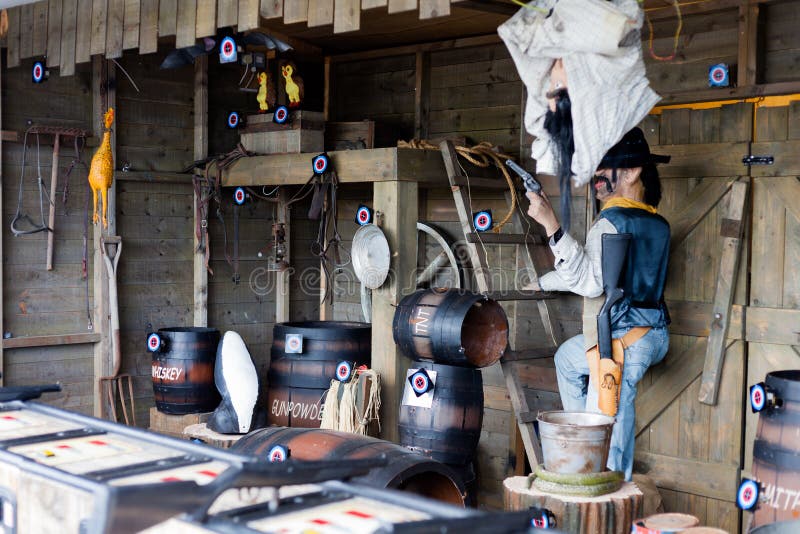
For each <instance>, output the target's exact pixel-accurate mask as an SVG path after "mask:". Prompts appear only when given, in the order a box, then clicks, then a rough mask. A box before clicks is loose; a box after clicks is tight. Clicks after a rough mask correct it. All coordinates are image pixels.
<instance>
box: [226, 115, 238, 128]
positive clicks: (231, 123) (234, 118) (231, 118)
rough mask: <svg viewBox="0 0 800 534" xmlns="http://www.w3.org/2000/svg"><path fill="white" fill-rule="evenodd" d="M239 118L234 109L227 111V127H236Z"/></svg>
mask: <svg viewBox="0 0 800 534" xmlns="http://www.w3.org/2000/svg"><path fill="white" fill-rule="evenodd" d="M240 122H241V119H240V118H239V113H237V112H236V111H231V112H230V113H228V128H231V129H233V128H238V127H239V123H240Z"/></svg>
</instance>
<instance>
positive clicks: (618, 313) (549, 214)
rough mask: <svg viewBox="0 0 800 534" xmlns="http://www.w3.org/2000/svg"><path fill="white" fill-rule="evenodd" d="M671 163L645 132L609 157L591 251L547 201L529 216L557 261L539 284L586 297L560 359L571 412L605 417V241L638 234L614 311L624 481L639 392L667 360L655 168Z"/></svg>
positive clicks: (597, 184) (664, 241)
mask: <svg viewBox="0 0 800 534" xmlns="http://www.w3.org/2000/svg"><path fill="white" fill-rule="evenodd" d="M668 160H669V158H668V157H666V156H657V155H654V154H651V153H650V149H649V147H648V145H647V141H646V140H645V139H644V135H643V134H642V131H641V130H640V129H639V128H634V129H633V130H631V131H629V132H628V133H627V134H625V136H624V137H623V138H622V140H621V141H620V142H619V143H617V144H616V145H614V146H613V147H612V148H611V149H610V150H609V151H608V152H607V153H606V155H605V156H604V157H603V160H602V161H601V163H600V166H599V168H598V170H597V172H596V173H595V176H594V178H593V179H592V188H593V190H594V193H595V195H596V197H597V199H598V200H599V201H600V202H601V203H602V204H603V208H602V210H601V212H600V214H599V215H598V217H597V219H596V220H595V222H594V224H593V225H592V227H591V229H590V230H589V232H588V234H587V237H586V246H585V247H583V246H581V245H580V244H579V243H578V242H577V241H576V240H575V239H574V238H573V237H572V236H570V235H569V234H568V233H565V232H563V231H562V229H561V226H560V224H559V221H558V218H557V217H556V215H555V213H554V211H553V208H552V206H551V205H550V202H549V200H548V199H547V197H546V196H545V195H541V196H540V195H536V194H532V193H528V195H527V196H528V198H529V199H530V207H529V209H528V214H529V215H530V216H531V217H532V218H533V219H535V220H536V221H537V222H539V223H540V224H541V225H542V226H543V227H544V229H545V231H546V232H547V236H548V238H549V243H550V247H551V249H552V251H553V254H554V256H555V271H552V272H550V273H547V274H545V275H543V276H542V277H541V278H540V279H539V285H540V286H541V289H542V290H545V291H571V292H573V293H577V294H579V295H581V296H583V297H585V298H584V311H583V333H582V334H579V335H577V336H575V337H573V338H570V339H568V340H567V341H565V342H564V343H563V344H562V345H561V346H560V347H559V349H558V351H557V352H556V356H555V363H556V371H557V376H558V387H559V391H560V394H561V401H562V403H563V405H564V410H566V411H591V412H596V411H599V410H598V387H597V384H598V381H597V379H596V377H597V376H598V375H597V372H596V369H597V367H596V366H597V362H598V359H597V358H598V356H597V312H598V311H599V309H600V306H601V305H602V302H603V297H602V295H603V280H602V270H601V265H602V263H601V261H602V235H603V234H618V233H630V234H632V239H631V242H630V246H629V249H628V253H627V257H626V260H625V264H624V265H625V267H624V271H623V275H622V278H621V282H620V284H621V287H623V288H624V298H623V300H622V301H620V302H619V303H617V304H616V305H615V306H614V307H613V308H612V311H611V329H612V338H614V341H613V343H612V344H613V345H616V346H615V347H614V358H613V359H614V361H616V362H617V363H618V364H620V365H621V366H622V374H621V378H622V379H621V381H620V383H619V391H618V395H619V398H618V402H619V404H618V409H616V417H617V420H616V423H615V424H614V429H613V432H612V436H611V448H610V451H609V457H608V464H607V466H608V468H609V469H610V470H612V471H622V472H623V473H624V474H625V478H626V480H630V479H631V474H632V469H633V448H634V440H635V433H634V418H635V411H634V400H635V398H636V386H637V384H638V382H639V380H641V378H642V376H643V375H644V373H645V371H647V369H648V367H650V366H651V365H654V364H656V363H658V362H660V361H661V360H662V359H663V358H664V356H665V355H666V353H667V348H668V346H669V336H668V333H667V328H666V327H667V324H668V322H669V316H668V314H667V310H666V306H665V305H664V301H663V292H664V283H665V280H666V270H667V259H668V253H669V238H670V236H669V224H668V223H667V221H666V220H664V218H663V217H661V216H659V215H657V214H656V206H657V205H658V203H659V201H660V200H661V184H660V182H659V178H658V171H657V170H656V167H655V163H659V162H665V161H668ZM533 289H538V288H536V287H534V288H533ZM590 368H591V369H592V372H590ZM590 376H591V379H590ZM603 411H605V409H604V410H603ZM606 413H608V412H606ZM609 415H614V414H613V413H612V414H609Z"/></svg>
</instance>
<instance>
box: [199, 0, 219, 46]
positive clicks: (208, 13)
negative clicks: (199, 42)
mask: <svg viewBox="0 0 800 534" xmlns="http://www.w3.org/2000/svg"><path fill="white" fill-rule="evenodd" d="M194 31H195V35H196V36H197V37H198V38H200V37H210V36H212V35H214V34H215V33H217V0H197V21H196V23H195V28H194Z"/></svg>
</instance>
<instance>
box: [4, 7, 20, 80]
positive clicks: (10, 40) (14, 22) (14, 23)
mask: <svg viewBox="0 0 800 534" xmlns="http://www.w3.org/2000/svg"><path fill="white" fill-rule="evenodd" d="M7 13H8V33H7V34H6V46H7V47H8V54H7V64H6V66H7V67H8V68H9V69H10V68H13V67H19V7H12V8H10V9H9V10H8V12H7Z"/></svg>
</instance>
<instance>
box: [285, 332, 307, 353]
mask: <svg viewBox="0 0 800 534" xmlns="http://www.w3.org/2000/svg"><path fill="white" fill-rule="evenodd" d="M284 352H286V354H302V353H303V334H286V347H285V348H284Z"/></svg>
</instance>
